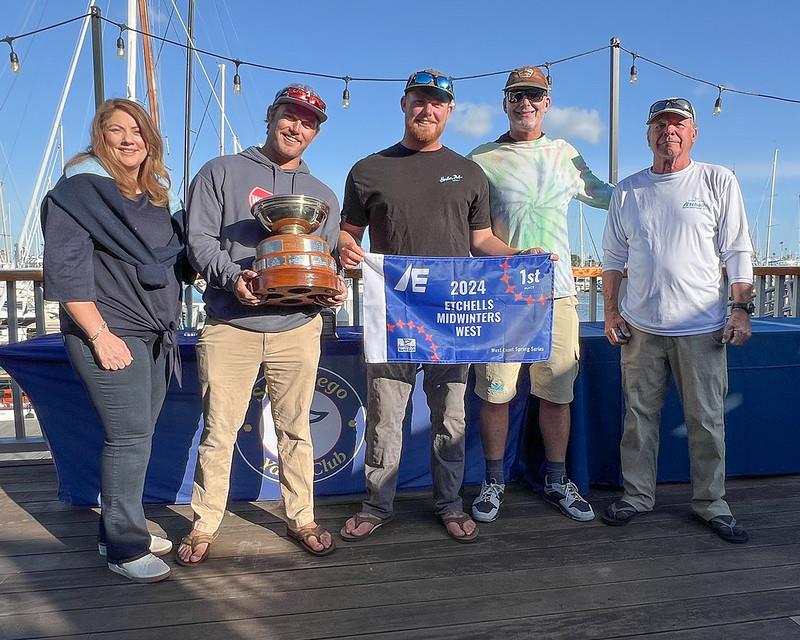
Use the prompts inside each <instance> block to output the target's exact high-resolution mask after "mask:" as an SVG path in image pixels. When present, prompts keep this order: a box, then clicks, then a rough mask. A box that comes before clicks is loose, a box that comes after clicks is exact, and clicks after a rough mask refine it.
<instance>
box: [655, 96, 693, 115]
mask: <svg viewBox="0 0 800 640" xmlns="http://www.w3.org/2000/svg"><path fill="white" fill-rule="evenodd" d="M666 110H677V111H682V112H684V113H688V114H690V115H691V116H692V118H694V107H693V106H692V103H691V102H689V101H688V100H687V99H686V98H668V99H667V100H658V101H657V102H654V103H653V104H652V105H650V113H649V114H648V116H647V119H648V121H649V120H650V118H652V117H653V116H654V115H656V114H658V113H661V112H662V111H666Z"/></svg>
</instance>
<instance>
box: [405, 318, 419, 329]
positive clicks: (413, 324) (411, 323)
mask: <svg viewBox="0 0 800 640" xmlns="http://www.w3.org/2000/svg"><path fill="white" fill-rule="evenodd" d="M406 326H407V327H408V328H409V329H413V328H414V327H416V326H417V325H416V323H415V322H414V321H413V320H409V321H408V323H407V324H406Z"/></svg>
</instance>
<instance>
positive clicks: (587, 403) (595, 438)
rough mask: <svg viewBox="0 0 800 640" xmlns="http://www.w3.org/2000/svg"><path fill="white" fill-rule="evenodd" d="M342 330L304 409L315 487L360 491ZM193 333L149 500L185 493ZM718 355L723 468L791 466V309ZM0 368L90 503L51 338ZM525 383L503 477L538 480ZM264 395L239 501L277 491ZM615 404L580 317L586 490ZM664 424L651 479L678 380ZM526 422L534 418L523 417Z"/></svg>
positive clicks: (422, 441) (20, 347) (85, 417)
mask: <svg viewBox="0 0 800 640" xmlns="http://www.w3.org/2000/svg"><path fill="white" fill-rule="evenodd" d="M338 332H339V338H338V339H336V340H325V341H324V342H323V356H322V359H321V362H320V369H319V373H318V376H317V380H316V393H315V398H314V405H313V407H312V433H313V438H314V451H315V459H316V469H315V473H316V476H315V487H316V491H317V493H318V494H320V495H332V494H352V493H361V492H362V491H363V489H364V479H363V466H364V440H363V438H364V404H365V403H366V393H365V369H364V364H363V359H362V346H361V332H360V328H352V327H350V328H345V327H339V329H338ZM195 342H196V337H195V336H194V335H185V336H183V337H181V339H180V348H181V356H182V359H183V363H184V374H183V376H184V383H183V388H178V387H177V385H175V384H174V383H173V385H172V386H171V387H170V390H169V393H168V396H167V400H166V402H165V405H164V409H163V411H162V414H161V417H160V419H159V422H158V425H157V427H156V433H155V436H154V439H153V453H152V456H151V460H150V467H149V470H148V477H147V483H146V486H145V500H146V501H148V502H187V501H188V500H189V498H190V496H191V480H192V476H193V473H194V466H195V462H196V448H197V441H198V438H199V434H200V428H201V426H202V415H201V407H200V396H199V385H198V381H197V372H196V367H195V352H194V345H195ZM728 360H729V369H730V392H729V395H728V399H727V401H726V416H727V443H728V473H729V475H751V474H770V473H797V472H800V456H798V455H797V453H796V452H797V450H798V445H800V435H798V426H800V419H798V411H797V402H796V401H792V396H793V394H795V393H796V389H798V388H800V385H799V384H798V383H800V320H797V319H776V320H757V321H754V336H753V339H752V340H751V341H750V343H748V344H747V345H745V346H744V347H741V348H733V347H732V348H729V349H728ZM0 365H2V366H3V367H5V368H6V369H7V370H8V372H9V373H10V374H11V375H12V376H13V377H14V379H15V380H16V381H17V382H18V383H19V384H20V386H22V387H23V389H24V390H25V391H26V393H27V394H28V395H29V397H30V398H31V402H32V403H33V405H34V407H35V409H36V413H37V415H38V417H39V421H40V423H41V425H42V430H43V432H44V433H45V435H46V437H47V439H48V442H49V444H50V448H51V451H52V452H53V458H54V461H55V464H56V468H57V471H58V477H59V498H60V499H61V500H64V501H65V502H69V503H71V504H83V505H85V504H96V503H97V500H98V492H99V464H100V451H101V448H102V445H103V433H102V427H101V425H100V424H99V421H98V418H97V415H96V413H95V411H94V409H93V408H92V406H91V404H90V403H89V401H88V398H87V396H86V392H85V390H84V389H83V387H82V385H81V384H80V382H79V381H78V379H77V378H76V377H75V375H74V373H73V372H72V368H71V367H70V365H69V362H68V360H67V357H66V353H65V351H64V348H63V343H62V339H61V336H60V335H50V336H43V337H40V338H35V339H33V340H29V341H26V342H22V343H18V344H14V345H7V346H4V347H0ZM420 375H421V374H420ZM471 382H472V381H470V391H468V398H467V420H468V436H467V464H466V474H465V481H466V482H467V483H468V484H473V483H479V482H480V480H481V477H482V475H483V457H482V451H481V445H480V429H479V424H478V415H479V414H478V408H479V404H478V401H477V398H476V396H475V395H474V393H472V391H471V386H472V384H471ZM421 386H422V385H421V384H418V385H417V389H416V390H415V393H414V396H413V399H412V410H411V411H410V412H409V416H408V419H407V420H406V424H405V425H404V428H405V444H404V455H403V462H402V465H401V469H400V478H399V487H400V488H401V489H406V488H421V487H425V486H429V485H430V473H429V466H430V440H429V434H428V427H429V413H428V409H427V405H426V403H425V398H424V394H423V393H422V389H421ZM527 389H528V380H527V375H523V376H521V378H520V382H519V390H520V392H519V393H518V394H517V397H516V398H515V399H514V401H513V402H512V405H511V429H510V433H509V446H508V447H507V455H506V467H507V470H508V472H509V474H510V475H511V476H512V477H517V476H520V475H525V476H526V477H528V478H529V479H531V480H535V478H536V477H537V475H538V471H539V461H540V459H541V448H540V447H538V446H537V440H538V434H537V431H536V429H535V415H534V414H535V412H528V411H526V407H527V404H528V403H527ZM263 397H264V385H263V379H260V380H259V381H258V382H257V383H256V385H255V387H254V392H253V400H252V403H251V407H250V410H249V412H248V415H247V420H246V423H245V425H244V427H243V429H242V430H241V431H240V434H239V439H238V441H237V447H236V450H235V452H234V464H233V472H232V477H231V498H232V499H235V500H236V499H238V500H254V499H276V498H278V497H279V491H278V484H277V476H276V474H277V467H276V465H275V444H274V433H273V432H272V429H271V423H270V418H269V410H268V408H267V407H266V399H262V398H263ZM623 410H624V408H623V401H622V391H621V388H620V372H619V350H618V349H616V348H615V347H612V346H611V345H609V344H608V342H607V341H606V339H605V337H603V334H602V323H584V324H582V325H581V372H580V375H579V377H578V380H577V382H576V386H575V402H574V404H573V411H572V414H573V430H572V438H571V441H570V450H569V458H568V466H569V471H570V474H571V476H572V479H573V480H574V481H575V482H576V483H577V484H578V486H579V487H580V488H581V489H582V490H585V489H586V488H587V487H588V485H589V484H590V483H604V484H615V485H616V484H619V483H620V481H621V477H620V473H619V449H618V447H619V439H620V436H621V433H622V416H623ZM529 413H530V414H532V415H530V416H529V415H528V414H529ZM662 422H663V424H662V430H661V449H660V453H659V480H661V481H669V480H685V479H687V478H688V477H689V465H688V453H687V446H686V429H685V426H684V425H683V418H682V413H681V410H680V405H679V402H678V399H677V394H676V393H675V390H674V388H673V389H672V390H671V391H670V393H669V394H668V397H667V402H666V405H665V408H664V412H663V419H662ZM529 423H530V424H531V425H532V426H533V427H534V428H532V429H529V428H525V427H526V426H527V425H528V424H529Z"/></svg>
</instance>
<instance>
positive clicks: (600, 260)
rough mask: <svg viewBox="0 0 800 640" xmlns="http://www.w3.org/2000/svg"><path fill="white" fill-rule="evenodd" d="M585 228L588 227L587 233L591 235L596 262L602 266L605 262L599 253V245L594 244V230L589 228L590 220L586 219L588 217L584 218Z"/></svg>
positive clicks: (590, 239)
mask: <svg viewBox="0 0 800 640" xmlns="http://www.w3.org/2000/svg"><path fill="white" fill-rule="evenodd" d="M583 226H584V227H586V231H587V232H588V234H589V241H590V242H591V243H592V249H594V256H595V260H596V261H597V263H598V264H601V263H602V261H603V256H602V255H601V254H600V253H598V251H597V245H596V244H595V243H594V236H593V235H592V230H591V229H590V228H589V220H588V219H587V218H586V216H583Z"/></svg>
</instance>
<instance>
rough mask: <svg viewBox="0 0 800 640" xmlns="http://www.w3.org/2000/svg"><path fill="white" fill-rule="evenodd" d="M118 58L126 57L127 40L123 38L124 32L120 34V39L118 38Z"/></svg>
mask: <svg viewBox="0 0 800 640" xmlns="http://www.w3.org/2000/svg"><path fill="white" fill-rule="evenodd" d="M117 57H118V58H124V57H125V39H124V38H123V37H122V31H120V32H119V37H118V38H117Z"/></svg>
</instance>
